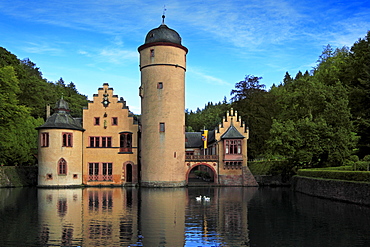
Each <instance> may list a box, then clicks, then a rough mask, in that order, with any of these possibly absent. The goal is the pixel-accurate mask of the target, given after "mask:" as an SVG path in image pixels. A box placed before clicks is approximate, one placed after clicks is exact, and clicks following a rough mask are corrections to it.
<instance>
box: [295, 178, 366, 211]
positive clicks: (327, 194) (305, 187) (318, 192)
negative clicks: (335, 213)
mask: <svg viewBox="0 0 370 247" xmlns="http://www.w3.org/2000/svg"><path fill="white" fill-rule="evenodd" d="M292 188H293V190H294V191H297V192H301V193H304V194H308V195H312V196H317V197H322V198H328V199H334V200H339V201H345V202H352V203H357V204H361V205H368V206H370V183H363V182H350V181H343V180H329V179H318V178H316V179H315V178H308V177H301V176H294V177H293V179H292Z"/></svg>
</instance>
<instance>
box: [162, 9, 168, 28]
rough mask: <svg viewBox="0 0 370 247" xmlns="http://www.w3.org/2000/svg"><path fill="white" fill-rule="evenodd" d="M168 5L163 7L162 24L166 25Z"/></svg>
mask: <svg viewBox="0 0 370 247" xmlns="http://www.w3.org/2000/svg"><path fill="white" fill-rule="evenodd" d="M166 10H167V9H166V5H163V15H162V24H164V18H166Z"/></svg>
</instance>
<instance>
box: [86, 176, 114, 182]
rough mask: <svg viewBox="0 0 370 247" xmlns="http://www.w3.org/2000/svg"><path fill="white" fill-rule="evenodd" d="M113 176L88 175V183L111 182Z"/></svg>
mask: <svg viewBox="0 0 370 247" xmlns="http://www.w3.org/2000/svg"><path fill="white" fill-rule="evenodd" d="M112 180H113V175H89V181H112Z"/></svg>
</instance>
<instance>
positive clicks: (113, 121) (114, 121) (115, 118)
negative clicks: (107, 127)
mask: <svg viewBox="0 0 370 247" xmlns="http://www.w3.org/2000/svg"><path fill="white" fill-rule="evenodd" d="M117 125H118V117H112V126H117Z"/></svg>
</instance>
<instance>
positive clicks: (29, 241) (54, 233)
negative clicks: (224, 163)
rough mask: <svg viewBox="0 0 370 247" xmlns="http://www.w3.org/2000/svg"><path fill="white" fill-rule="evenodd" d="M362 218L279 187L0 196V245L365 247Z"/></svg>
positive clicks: (367, 224) (352, 209) (355, 209)
mask: <svg viewBox="0 0 370 247" xmlns="http://www.w3.org/2000/svg"><path fill="white" fill-rule="evenodd" d="M200 195H201V196H206V197H209V198H210V199H209V200H205V199H204V198H203V199H201V200H196V197H199V196H200ZM369 216H370V208H368V207H361V206H358V205H352V204H344V203H340V202H332V201H328V200H323V199H318V198H314V197H309V196H305V195H302V194H294V193H293V192H291V191H290V190H289V189H288V190H286V189H281V188H279V189H270V188H260V189H258V188H235V187H226V188H166V189H164V188H162V189H161V188H157V189H153V188H150V189H149V188H141V189H137V188H84V189H81V188H80V189H32V188H24V189H0V224H1V226H6V227H0V246H150V247H152V246H366V245H367V244H369V241H370V237H368V234H367V233H368V229H369V228H370V220H369Z"/></svg>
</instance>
